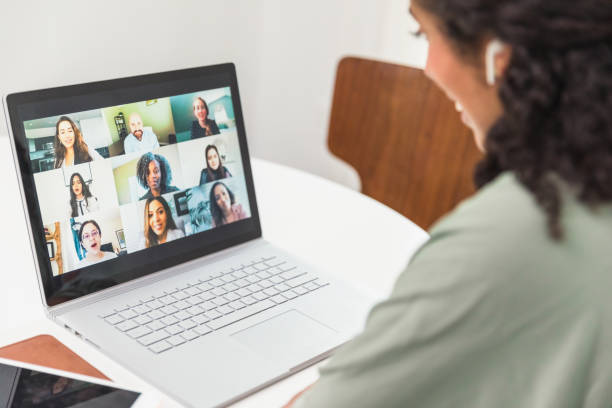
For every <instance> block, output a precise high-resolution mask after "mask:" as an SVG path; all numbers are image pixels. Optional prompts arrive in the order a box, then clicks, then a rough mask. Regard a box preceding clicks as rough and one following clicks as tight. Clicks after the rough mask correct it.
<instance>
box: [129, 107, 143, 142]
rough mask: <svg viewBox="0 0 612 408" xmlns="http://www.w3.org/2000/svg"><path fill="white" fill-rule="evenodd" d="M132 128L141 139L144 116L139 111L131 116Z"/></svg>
mask: <svg viewBox="0 0 612 408" xmlns="http://www.w3.org/2000/svg"><path fill="white" fill-rule="evenodd" d="M130 130H131V132H132V134H133V135H134V136H136V137H137V138H138V139H139V140H140V139H141V138H142V132H143V130H142V118H141V117H140V115H138V114H137V113H134V114H132V115H131V116H130Z"/></svg>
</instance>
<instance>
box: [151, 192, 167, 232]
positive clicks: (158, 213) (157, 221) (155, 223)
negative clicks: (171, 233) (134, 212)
mask: <svg viewBox="0 0 612 408" xmlns="http://www.w3.org/2000/svg"><path fill="white" fill-rule="evenodd" d="M148 215H149V226H150V227H151V229H152V230H153V232H154V233H155V235H157V236H162V235H163V234H164V232H166V223H167V214H166V209H165V208H164V206H163V205H162V203H160V202H159V201H158V200H153V201H151V203H150V204H149V214H148Z"/></svg>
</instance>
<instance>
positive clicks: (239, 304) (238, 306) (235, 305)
mask: <svg viewBox="0 0 612 408" xmlns="http://www.w3.org/2000/svg"><path fill="white" fill-rule="evenodd" d="M228 306H229V307H231V308H232V309H236V310H238V309H242V308H243V307H245V306H246V305H245V304H244V303H242V302H241V301H239V300H236V301H233V302H232V303H230V304H229V305H228Z"/></svg>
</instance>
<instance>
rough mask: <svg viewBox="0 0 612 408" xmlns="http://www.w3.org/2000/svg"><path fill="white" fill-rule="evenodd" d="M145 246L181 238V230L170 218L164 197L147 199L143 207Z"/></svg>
mask: <svg viewBox="0 0 612 408" xmlns="http://www.w3.org/2000/svg"><path fill="white" fill-rule="evenodd" d="M144 235H145V245H144V246H145V248H150V247H152V246H155V245H159V244H163V243H165V242H170V241H173V240H175V239H178V238H183V237H184V236H185V234H184V233H183V231H181V230H180V229H179V228H178V227H177V226H176V223H175V222H174V218H172V212H171V211H170V206H169V205H168V202H167V201H166V200H165V199H164V197H152V198H149V199H147V202H146V203H145V207H144Z"/></svg>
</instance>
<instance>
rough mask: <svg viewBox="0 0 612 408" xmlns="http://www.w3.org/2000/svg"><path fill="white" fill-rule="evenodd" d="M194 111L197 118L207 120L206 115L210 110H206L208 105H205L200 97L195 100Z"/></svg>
mask: <svg viewBox="0 0 612 408" xmlns="http://www.w3.org/2000/svg"><path fill="white" fill-rule="evenodd" d="M193 113H194V114H195V116H196V118H198V120H199V121H204V120H206V117H207V116H208V111H207V110H206V106H204V103H203V102H202V101H201V100H199V99H196V100H195V101H194V102H193Z"/></svg>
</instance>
